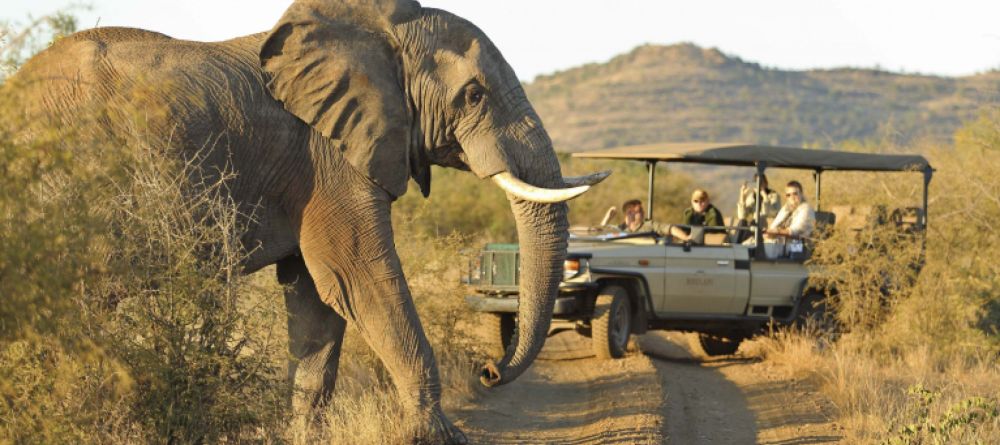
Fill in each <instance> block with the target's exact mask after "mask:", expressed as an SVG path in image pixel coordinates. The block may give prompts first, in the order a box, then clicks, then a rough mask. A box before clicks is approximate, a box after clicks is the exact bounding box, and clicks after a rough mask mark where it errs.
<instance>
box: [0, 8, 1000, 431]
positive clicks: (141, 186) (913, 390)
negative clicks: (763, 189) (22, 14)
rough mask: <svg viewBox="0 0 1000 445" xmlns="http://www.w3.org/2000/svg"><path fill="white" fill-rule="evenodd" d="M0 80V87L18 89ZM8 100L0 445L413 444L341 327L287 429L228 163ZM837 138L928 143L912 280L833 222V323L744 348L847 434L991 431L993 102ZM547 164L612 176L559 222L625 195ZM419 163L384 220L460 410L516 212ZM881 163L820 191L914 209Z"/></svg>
mask: <svg viewBox="0 0 1000 445" xmlns="http://www.w3.org/2000/svg"><path fill="white" fill-rule="evenodd" d="M39 27H41V28H39ZM73 28H75V21H73V20H71V16H66V17H62V18H60V19H58V20H53V21H46V20H41V21H39V22H37V23H36V24H35V25H34V27H30V28H29V29H32V30H38V33H37V34H31V35H35V36H36V37H33V38H30V39H27V38H26V39H22V40H10V39H8V40H7V42H8V43H7V44H6V46H4V47H3V48H2V54H0V60H3V61H4V67H5V69H7V71H5V73H7V74H9V73H10V72H12V71H11V70H13V69H15V68H16V66H17V65H19V64H20V63H21V62H23V60H24V59H25V57H26V56H27V55H28V54H30V53H31V52H34V51H37V50H38V49H40V48H41V47H42V46H44V43H40V42H48V41H49V40H51V39H52V38H58V37H59V36H60V35H64V34H66V33H68V32H71V31H72V30H73ZM30 32H32V33H35V32H36V31H30ZM7 35H8V36H12V35H28V34H18V33H8V34H7ZM42 36H44V37H42ZM10 42H15V43H16V42H21V43H17V44H16V45H14V44H11V43H10ZM5 78H6V76H5V75H3V76H0V82H2V81H3V80H4V79H5ZM0 88H2V89H3V94H0V97H6V98H9V97H10V95H12V94H15V93H16V86H12V85H0ZM20 111H21V110H18V109H15V108H14V107H13V106H11V105H10V104H9V103H0V234H2V235H0V303H2V304H0V443H111V444H126V443H129V444H131V443H219V442H226V443H244V442H253V443H286V442H290V443H314V442H317V441H326V442H330V443H357V444H364V443H372V444H377V443H398V442H400V441H402V439H403V438H405V437H408V436H409V435H410V433H411V432H412V431H413V430H412V428H414V426H412V425H407V424H406V423H405V422H403V421H401V419H402V418H403V417H402V415H401V411H400V409H399V408H398V406H397V405H396V402H395V395H394V389H393V387H392V385H391V381H390V379H389V377H388V375H387V373H386V371H385V370H384V368H383V367H382V365H381V363H380V362H379V360H378V359H377V357H376V356H375V355H374V354H373V353H372V352H371V351H370V350H369V349H368V347H367V346H366V345H365V344H364V342H363V341H361V339H360V337H359V336H358V335H357V333H356V332H354V331H353V329H352V328H349V329H348V333H347V337H346V340H345V346H344V350H343V354H342V360H341V365H340V373H339V379H338V383H337V391H336V394H335V399H334V402H333V408H331V410H330V411H329V412H328V413H327V414H325V415H324V416H322V417H321V419H320V420H321V421H320V422H319V424H318V425H302V424H295V423H294V422H292V421H291V420H292V419H291V417H290V415H289V414H288V413H287V409H286V408H287V405H286V400H287V398H288V395H289V394H290V393H291V391H294V388H290V387H289V386H288V384H287V380H286V372H285V362H286V360H287V353H286V351H287V344H286V342H287V340H286V338H285V322H286V315H285V310H284V304H283V296H282V289H281V287H280V286H279V285H278V284H277V283H276V280H275V279H274V271H273V270H271V269H266V270H264V271H261V272H260V273H258V274H255V275H252V276H241V275H240V274H239V273H238V272H239V267H238V263H239V260H240V259H241V258H243V256H245V255H246V254H247V252H246V250H245V249H244V248H243V246H240V245H239V242H238V239H239V233H240V228H241V227H242V226H243V225H245V224H246V222H247V221H249V220H250V219H251V218H253V213H252V211H249V212H247V211H243V212H241V211H240V210H239V209H238V208H237V207H236V206H235V205H234V203H232V202H229V201H227V200H226V199H225V195H224V194H223V193H221V191H222V190H223V188H224V187H225V181H226V179H227V175H226V174H225V173H224V172H223V173H222V174H221V175H215V176H211V177H203V178H201V179H202V180H201V183H200V184H198V185H197V186H194V187H192V186H190V185H188V184H189V182H188V181H187V180H186V179H185V178H188V177H191V176H194V177H199V175H200V173H199V172H196V171H193V170H192V167H191V165H189V164H185V163H183V162H180V161H178V160H177V159H176V158H175V157H172V156H169V155H165V153H167V150H168V149H169V147H157V146H153V145H152V144H149V143H148V142H146V141H145V140H144V138H143V137H142V135H141V134H136V135H135V138H133V139H131V140H125V141H106V140H104V141H102V140H95V139H93V138H89V137H86V136H85V134H86V133H85V132H82V131H80V130H81V128H64V127H56V128H52V127H48V128H39V127H38V126H37V124H38V123H35V122H25V121H23V117H22V113H21V112H20ZM543 117H544V116H543ZM29 129H30V130H31V131H30V136H25V135H27V134H29V133H28V130H29ZM849 148H853V149H856V150H865V151H905V152H920V153H925V154H926V155H927V156H929V158H930V159H931V162H932V164H933V165H934V166H935V167H936V168H937V169H938V172H937V174H936V175H935V179H934V182H933V183H932V186H931V192H932V194H931V205H930V212H931V213H930V231H929V232H928V236H927V244H926V255H925V257H926V262H925V263H924V264H922V268H921V270H920V273H919V274H917V273H914V269H913V266H914V258H916V257H919V251H917V250H914V249H918V248H919V245H918V244H916V243H914V242H913V241H912V240H908V239H900V238H899V237H898V236H897V235H896V234H895V233H891V232H889V231H872V232H861V233H858V232H852V231H842V232H838V233H834V234H832V235H831V238H830V240H829V241H828V242H827V243H826V244H825V246H826V247H824V250H821V251H820V252H818V253H817V262H821V261H827V263H828V264H830V266H828V267H829V268H830V269H829V273H828V274H827V275H826V276H827V277H828V278H829V279H830V280H832V281H834V282H836V284H837V287H838V289H840V292H839V293H838V294H837V295H836V296H835V298H834V300H833V303H832V308H831V309H834V310H833V311H831V312H832V313H834V314H836V317H837V320H838V322H839V324H840V326H841V327H842V328H844V329H843V330H846V331H847V332H846V333H842V334H836V335H821V336H820V337H821V338H820V340H819V341H817V340H815V338H814V337H813V336H810V335H803V334H801V333H788V332H785V333H779V334H775V335H773V336H769V337H765V338H762V339H759V340H756V341H753V342H750V343H748V344H747V345H746V346H744V349H743V351H744V353H748V354H755V355H759V356H761V357H763V358H765V359H766V360H767V362H769V363H771V364H773V365H774V366H776V367H778V368H780V369H783V370H785V371H786V372H788V373H791V374H794V375H797V376H801V377H804V378H808V379H810V380H811V381H812V382H814V383H815V384H816V386H817V387H818V388H819V389H820V390H821V391H822V392H823V393H824V394H826V395H827V396H828V397H829V398H830V399H831V400H833V402H834V403H835V405H836V406H837V413H836V415H837V416H838V422H839V423H840V424H841V425H842V426H843V427H844V428H845V434H846V436H847V441H848V442H850V443H887V444H918V443H919V444H931V443H991V442H994V441H995V440H996V438H997V437H1000V402H998V401H1000V389H998V388H1000V367H998V365H997V362H998V360H1000V290H998V289H1000V274H998V272H1000V270H998V268H1000V266H998V265H1000V231H998V230H997V227H996V225H997V224H998V221H1000V163H997V162H996V157H997V156H998V154H1000V110H998V109H992V110H987V111H985V112H984V113H983V114H982V115H981V117H980V118H978V119H977V120H975V121H972V122H969V123H967V124H966V125H965V126H964V127H963V128H962V130H960V131H959V132H958V133H957V135H956V138H955V143H954V146H949V147H931V146H930V145H929V144H928V145H926V146H925V145H921V144H920V143H913V144H909V143H908V144H906V145H905V146H896V145H895V144H892V143H881V144H856V145H852V146H850V147H849ZM563 161H564V164H563V165H564V173H565V174H567V175H571V174H581V173H585V172H589V171H592V170H594V169H596V168H602V166H604V165H607V166H608V168H614V170H615V174H614V175H612V177H611V178H609V179H608V180H607V181H606V182H605V183H604V184H601V185H599V186H597V187H595V188H594V190H593V191H591V192H590V193H588V194H587V195H585V196H584V197H581V198H580V199H578V200H575V201H573V202H571V204H570V207H571V216H570V218H571V223H573V224H579V225H594V224H596V223H597V222H598V221H599V220H600V218H601V217H602V216H603V214H604V211H605V210H606V209H607V207H609V206H611V205H615V206H620V205H621V202H622V201H623V200H625V199H628V198H640V199H643V198H644V197H643V196H641V194H642V193H643V191H644V190H645V187H646V186H645V184H646V176H645V175H646V173H645V170H644V168H643V166H642V165H640V164H634V165H628V166H625V165H622V163H615V164H610V163H607V164H605V163H600V162H595V161H579V160H573V159H569V158H566V159H563ZM433 174H434V182H433V187H434V193H433V194H432V195H431V197H430V199H426V200H425V199H423V198H422V197H420V196H419V193H418V192H417V191H416V190H411V191H410V193H408V194H407V195H406V196H405V197H403V198H402V199H401V200H400V201H399V202H397V203H396V205H395V206H394V208H393V217H394V228H395V233H396V237H397V238H396V244H397V248H398V251H399V254H400V256H401V258H402V260H403V264H404V267H405V272H406V276H407V278H408V280H409V283H410V286H411V290H412V293H413V295H414V299H415V301H416V305H417V309H418V311H419V312H420V318H421V321H422V323H423V326H424V329H425V331H426V332H427V334H428V336H429V338H430V340H431V343H432V344H433V346H434V350H435V352H436V354H437V360H438V364H439V366H440V369H441V374H442V380H443V386H444V397H443V401H444V404H445V409H446V410H454V409H455V408H457V407H459V406H461V405H463V404H467V403H473V402H474V400H475V398H476V397H477V394H478V393H477V388H478V382H477V381H476V380H475V376H476V369H477V368H478V364H480V363H482V361H483V360H484V359H485V357H486V355H485V351H483V350H481V349H480V346H479V342H478V341H477V339H476V338H474V337H472V336H470V335H468V332H469V331H470V330H471V328H472V327H474V326H475V321H474V320H473V319H472V314H471V313H469V312H468V311H467V310H466V309H465V306H464V304H463V302H462V296H463V295H464V293H465V292H466V289H465V288H464V287H463V286H462V285H461V284H460V277H461V274H462V273H463V272H464V271H465V268H466V266H467V264H468V263H467V259H468V257H469V256H470V255H474V254H475V250H476V249H478V248H479V247H480V246H481V245H482V244H483V243H484V242H486V241H513V240H514V229H513V227H514V226H513V220H512V217H511V215H510V210H509V208H508V203H507V200H506V199H505V198H504V197H503V196H502V193H501V192H499V191H498V190H497V189H496V187H494V186H493V185H492V184H490V183H489V182H488V181H481V180H478V179H476V178H475V177H474V176H473V175H471V174H468V173H465V172H456V171H448V170H443V169H435V170H434V173H433ZM661 175H662V173H661ZM914 176H915V175H914ZM894 178H896V177H895V176H893V177H886V176H885V175H861V174H858V175H854V174H849V175H848V174H845V175H843V176H839V175H836V174H834V175H829V176H827V177H826V178H825V181H826V182H825V184H826V185H825V191H824V196H827V197H834V196H836V197H838V200H841V199H842V200H843V203H844V204H859V205H861V204H864V205H871V204H886V205H888V206H889V207H895V206H896V205H895V203H896V202H899V201H904V202H909V203H918V202H919V196H918V194H919V186H918V185H919V180H913V181H909V180H907V181H896V180H894ZM661 179H662V176H661ZM772 184H773V185H777V184H779V178H772ZM698 185H703V184H698V183H697V182H696V181H695V180H694V179H692V178H691V177H690V176H687V175H683V174H677V173H674V172H670V173H667V180H665V181H658V187H659V189H658V190H657V194H656V195H657V197H658V199H659V200H660V201H658V202H657V204H656V208H657V212H658V214H657V215H656V216H657V217H658V218H660V217H663V218H664V219H665V220H666V221H667V222H670V221H669V218H667V217H666V216H667V215H679V214H680V213H681V209H682V208H683V207H685V206H686V205H687V199H688V196H689V195H690V191H691V188H692V187H694V186H698ZM710 192H713V195H715V194H717V193H722V192H725V190H711V189H710ZM807 194H808V193H807ZM873 200H874V201H873ZM724 210H725V209H724ZM899 245H906V246H909V248H910V249H909V250H907V249H902V250H899V249H898V246H899ZM883 248H884V250H883ZM885 252H894V253H893V254H891V255H887V254H885Z"/></svg>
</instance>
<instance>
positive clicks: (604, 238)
mask: <svg viewBox="0 0 1000 445" xmlns="http://www.w3.org/2000/svg"><path fill="white" fill-rule="evenodd" d="M573 156H574V157H578V158H603V159H622V160H632V161H640V162H645V163H646V166H647V170H648V172H649V189H648V192H647V199H648V204H647V206H646V209H647V212H648V214H647V216H646V219H647V220H651V219H652V217H653V214H654V208H653V185H654V181H655V179H656V178H655V173H656V165H657V163H660V162H665V163H699V164H715V165H723V166H743V167H754V168H756V171H757V173H758V174H759V175H758V176H760V175H762V174H764V173H765V170H767V169H768V168H788V169H804V170H811V171H812V172H813V177H814V180H815V191H816V196H815V198H814V199H813V200H812V201H811V205H812V206H813V209H814V210H815V211H816V230H815V231H814V237H815V238H814V239H810V240H804V241H805V242H804V243H802V244H800V246H803V248H802V249H795V250H796V251H795V252H790V251H789V250H786V248H785V246H783V245H775V244H772V243H765V240H764V237H763V230H764V229H765V227H764V224H765V221H763V219H764V218H760V217H759V216H760V208H758V209H757V210H756V211H757V216H758V218H756V220H757V221H759V222H758V224H757V227H755V228H747V227H743V228H740V227H734V226H732V225H730V226H726V227H716V228H715V229H721V230H718V231H719V232H724V233H705V231H704V229H711V228H709V227H706V228H701V227H688V229H689V230H691V238H692V239H691V240H690V241H686V242H678V241H675V240H673V239H671V237H670V236H669V235H667V236H661V235H659V234H656V233H653V232H649V233H622V232H620V231H617V230H608V229H607V228H587V229H583V230H580V229H575V230H571V234H570V241H569V249H568V254H567V258H566V261H565V277H564V280H563V281H562V283H561V284H560V286H559V295H558V296H557V299H556V301H555V305H554V309H553V329H552V330H551V331H550V334H551V333H554V332H557V331H559V330H564V329H575V330H576V331H577V332H579V333H581V334H583V335H587V336H590V337H591V338H592V339H593V340H592V343H593V348H594V352H595V353H596V354H597V356H598V357H602V358H618V357H621V356H623V355H624V353H625V351H626V348H627V345H628V341H629V338H630V336H631V335H632V334H642V333H645V332H646V331H647V330H650V329H654V330H677V331H688V332H696V333H698V334H699V339H700V343H701V346H702V348H703V349H704V351H705V353H707V354H708V355H726V354H732V353H734V352H736V350H737V348H739V345H740V342H741V341H743V340H744V339H747V338H749V337H751V336H753V335H754V334H756V333H759V332H761V331H762V330H764V329H765V328H766V327H767V326H768V325H769V324H777V325H789V324H795V323H798V322H801V321H803V320H806V319H808V318H810V317H815V316H817V315H819V314H820V313H821V312H822V310H823V304H822V301H823V299H824V298H825V295H826V294H827V293H826V290H824V289H816V288H812V287H810V285H809V274H810V269H812V271H813V273H818V272H817V268H815V267H810V268H807V267H806V266H805V264H804V262H805V261H806V260H807V259H808V258H809V256H810V252H811V246H812V243H814V242H822V241H821V239H820V238H821V237H822V234H823V233H824V230H826V229H829V228H830V227H832V226H833V225H835V224H838V221H842V222H841V223H840V224H848V223H852V222H854V223H857V222H858V221H860V222H861V224H862V225H863V224H873V222H872V221H873V219H872V218H867V222H866V218H865V215H866V214H868V213H871V212H870V209H867V210H866V209H857V208H850V207H832V208H831V209H830V210H829V211H826V210H824V209H823V208H821V202H822V201H821V199H820V198H821V196H820V193H821V186H822V182H821V179H822V175H823V173H825V172H831V171H878V172H915V173H920V174H922V176H923V186H924V187H923V205H922V206H921V207H902V208H898V209H892V210H891V211H890V210H885V211H884V212H883V217H882V218H878V221H879V222H877V223H880V224H890V223H891V224H896V226H897V227H899V228H900V230H906V231H907V233H912V234H915V235H917V236H916V237H914V239H918V238H919V239H920V240H922V239H923V236H922V234H923V233H924V231H925V230H926V228H927V190H928V187H929V185H930V181H931V177H932V175H933V172H934V169H933V168H931V166H930V164H929V163H928V162H927V160H926V159H925V158H924V157H922V156H916V155H881V154H863V153H850V152H840V151H832V150H814V149H802V148H788V147H770V146H759V145H744V144H708V143H685V144H656V145H646V146H633V147H619V148H614V149H607V150H598V151H589V152H584V153H574V155H573ZM760 188H761V184H760V182H758V183H757V189H758V190H760ZM758 196H759V195H758ZM682 227H683V226H682ZM741 230H746V231H751V234H749V235H750V239H751V242H750V243H737V242H735V241H736V240H737V239H738V238H737V237H738V236H739V234H740V231H741ZM745 237H746V236H744V238H745ZM919 242H921V243H922V241H919ZM756 246H762V247H763V248H760V247H756ZM517 252H518V246H517V245H516V244H489V245H487V246H486V247H485V248H484V249H483V250H482V252H481V254H480V255H479V257H478V264H477V265H472V266H470V271H469V277H468V282H469V283H470V284H471V286H472V288H473V289H474V290H475V295H471V296H468V297H466V302H467V303H468V304H469V305H470V306H471V307H472V308H473V310H475V311H478V312H482V313H483V314H484V319H485V320H486V323H487V325H488V326H487V327H488V329H489V336H490V337H491V338H490V340H491V343H492V344H493V345H494V349H495V350H496V351H495V352H496V353H498V354H499V353H500V352H502V351H503V350H504V349H506V347H507V346H508V345H509V344H510V343H511V340H512V338H513V336H514V332H515V327H516V318H515V317H516V313H517V307H518V298H517V292H518V288H517V285H518V270H519V267H520V266H519V263H518V254H517Z"/></svg>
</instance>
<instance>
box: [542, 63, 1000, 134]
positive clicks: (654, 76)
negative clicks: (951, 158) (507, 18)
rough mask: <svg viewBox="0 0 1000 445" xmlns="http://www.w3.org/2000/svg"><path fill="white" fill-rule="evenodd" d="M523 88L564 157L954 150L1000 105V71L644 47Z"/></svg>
mask: <svg viewBox="0 0 1000 445" xmlns="http://www.w3.org/2000/svg"><path fill="white" fill-rule="evenodd" d="M525 89H526V91H527V93H528V96H529V98H530V99H531V101H532V103H533V104H534V106H535V108H536V110H537V111H538V113H539V115H540V116H541V117H542V119H543V121H544V122H545V126H546V128H547V129H548V131H549V134H550V135H551V136H552V139H553V141H554V142H555V146H556V149H557V150H558V151H583V150H592V149H598V148H606V147H612V146H617V145H628V144H640V143H651V142H658V141H665V140H670V141H689V140H716V141H736V140H738V141H752V142H759V143H770V144H786V145H802V144H805V145H820V146H827V147H829V146H833V145H837V144H839V143H840V142H843V141H847V140H870V139H874V138H884V137H887V136H888V137H892V138H893V140H894V141H896V142H908V141H911V140H914V139H918V138H923V137H930V138H933V139H935V140H941V141H946V140H950V139H951V136H952V134H953V133H954V131H955V130H956V129H957V128H958V127H959V126H960V124H961V123H962V122H964V121H968V120H970V119H972V118H974V117H975V116H976V115H977V113H978V111H979V109H980V108H981V107H982V106H983V105H985V104H995V103H998V102H1000V71H991V72H987V73H983V74H978V75H973V76H967V77H957V78H951V77H940V76H928V75H919V74H902V73H893V72H888V71H882V70H878V69H857V68H842V69H829V70H809V71H786V70H780V69H774V68H767V67H763V66H761V65H760V64H757V63H752V62H747V61H744V60H742V59H740V58H738V57H734V56H730V55H726V54H724V53H722V52H721V51H719V50H718V49H714V48H713V49H705V48H700V47H698V46H695V45H692V44H677V45H670V46H660V45H644V46H640V47H637V48H635V49H634V50H632V51H630V52H629V53H627V54H623V55H620V56H617V57H615V58H613V59H611V60H609V61H608V62H605V63H595V64H588V65H584V66H580V67H577V68H572V69H568V70H565V71H561V72H557V73H554V74H551V75H545V76H539V77H537V78H536V79H535V80H534V81H532V82H530V83H528V84H526V85H525Z"/></svg>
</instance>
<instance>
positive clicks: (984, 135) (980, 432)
mask: <svg viewBox="0 0 1000 445" xmlns="http://www.w3.org/2000/svg"><path fill="white" fill-rule="evenodd" d="M956 141H957V142H956V146H955V147H954V148H951V149H947V150H927V152H928V153H930V158H931V160H932V164H933V165H934V166H935V167H936V168H937V169H938V173H937V174H936V176H935V179H934V182H933V186H932V189H931V190H932V194H931V206H930V217H931V220H930V224H931V226H930V230H929V232H928V239H927V252H926V258H927V261H926V265H925V266H924V267H923V269H922V271H921V272H920V274H919V276H914V274H913V273H912V268H911V265H912V261H913V256H912V253H913V252H912V251H911V252H909V254H907V253H906V250H907V245H906V244H907V242H908V241H907V240H905V239H898V238H892V237H890V236H889V235H888V234H887V233H885V232H883V233H879V232H878V231H865V232H862V233H861V234H857V233H853V234H848V233H842V234H839V235H834V237H833V238H831V240H830V241H833V243H831V244H829V245H825V246H822V247H821V248H820V249H819V252H818V256H819V258H818V261H817V263H823V264H824V265H823V266H820V265H819V264H817V265H816V267H817V270H823V271H824V274H825V276H826V277H827V278H830V280H831V281H833V282H835V283H836V284H837V286H838V288H839V290H840V293H839V294H838V295H837V296H836V297H835V299H834V302H835V306H836V307H837V308H838V309H839V312H838V317H839V320H840V322H841V323H842V324H843V325H844V326H846V327H847V328H849V332H848V333H846V334H843V335H840V336H834V338H833V339H832V340H831V338H830V337H826V338H823V339H821V340H817V339H816V336H815V335H806V334H802V333H794V332H782V333H779V334H776V335H773V336H770V337H766V338H761V339H758V340H755V341H753V342H751V343H749V344H748V345H747V348H746V349H744V351H747V352H748V353H751V354H756V355H759V356H762V357H765V358H766V359H767V360H768V361H769V362H771V363H773V364H775V365H777V366H778V367H779V368H781V369H784V370H785V371H786V372H788V373H790V374H795V375H798V376H800V377H806V378H809V379H810V380H812V381H813V382H814V383H815V384H816V385H817V386H818V387H819V388H820V389H821V390H822V392H823V393H824V394H826V395H827V396H828V397H829V398H830V399H831V400H832V401H833V402H834V404H835V405H836V406H837V408H838V415H839V418H838V419H837V421H838V422H839V423H840V424H842V425H844V426H845V427H846V434H847V437H846V439H847V442H848V443H886V444H938V443H995V442H996V440H997V438H998V437H1000V366H998V364H997V363H998V359H1000V337H998V326H1000V316H998V310H997V307H998V305H1000V295H998V294H997V291H996V289H998V288H1000V281H998V280H1000V276H998V274H997V273H996V272H997V271H996V267H997V266H996V265H997V264H1000V257H998V255H1000V253H998V252H1000V251H998V250H997V248H998V247H1000V232H998V231H997V230H995V229H994V225H995V223H996V221H998V220H1000V200H998V197H1000V166H998V165H997V163H996V162H995V160H994V158H995V156H996V154H997V153H1000V110H992V111H987V112H985V113H984V115H983V117H982V118H981V119H980V120H978V121H976V122H973V123H971V124H969V125H968V126H967V127H965V128H964V129H963V130H962V131H961V132H959V134H958V136H957V138H956ZM917 182H919V181H917ZM831 189H832V191H831V192H829V193H825V194H826V195H827V196H831V195H832V196H843V197H845V199H847V201H848V203H854V204H861V203H872V200H873V199H875V200H876V202H875V203H878V202H877V201H878V200H879V199H885V200H886V201H885V203H886V204H892V203H898V202H900V200H903V201H906V202H919V200H915V199H914V198H915V196H914V195H915V193H916V191H915V190H913V188H912V187H911V186H909V185H907V184H904V183H903V181H894V180H893V179H892V178H879V177H878V176H875V175H866V176H854V177H851V178H849V179H847V180H842V182H839V183H838V182H832V183H831ZM876 196H881V198H874V197H876ZM830 241H827V242H828V243H830ZM864 245H869V246H874V247H872V248H869V249H868V250H866V249H865V248H863V247H860V246H864ZM881 247H885V248H884V249H882V248H881ZM910 247H912V242H910ZM901 251H902V252H903V253H899V252H901ZM886 252H891V253H890V254H887V253H886ZM886 283H889V284H890V285H889V286H886Z"/></svg>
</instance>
